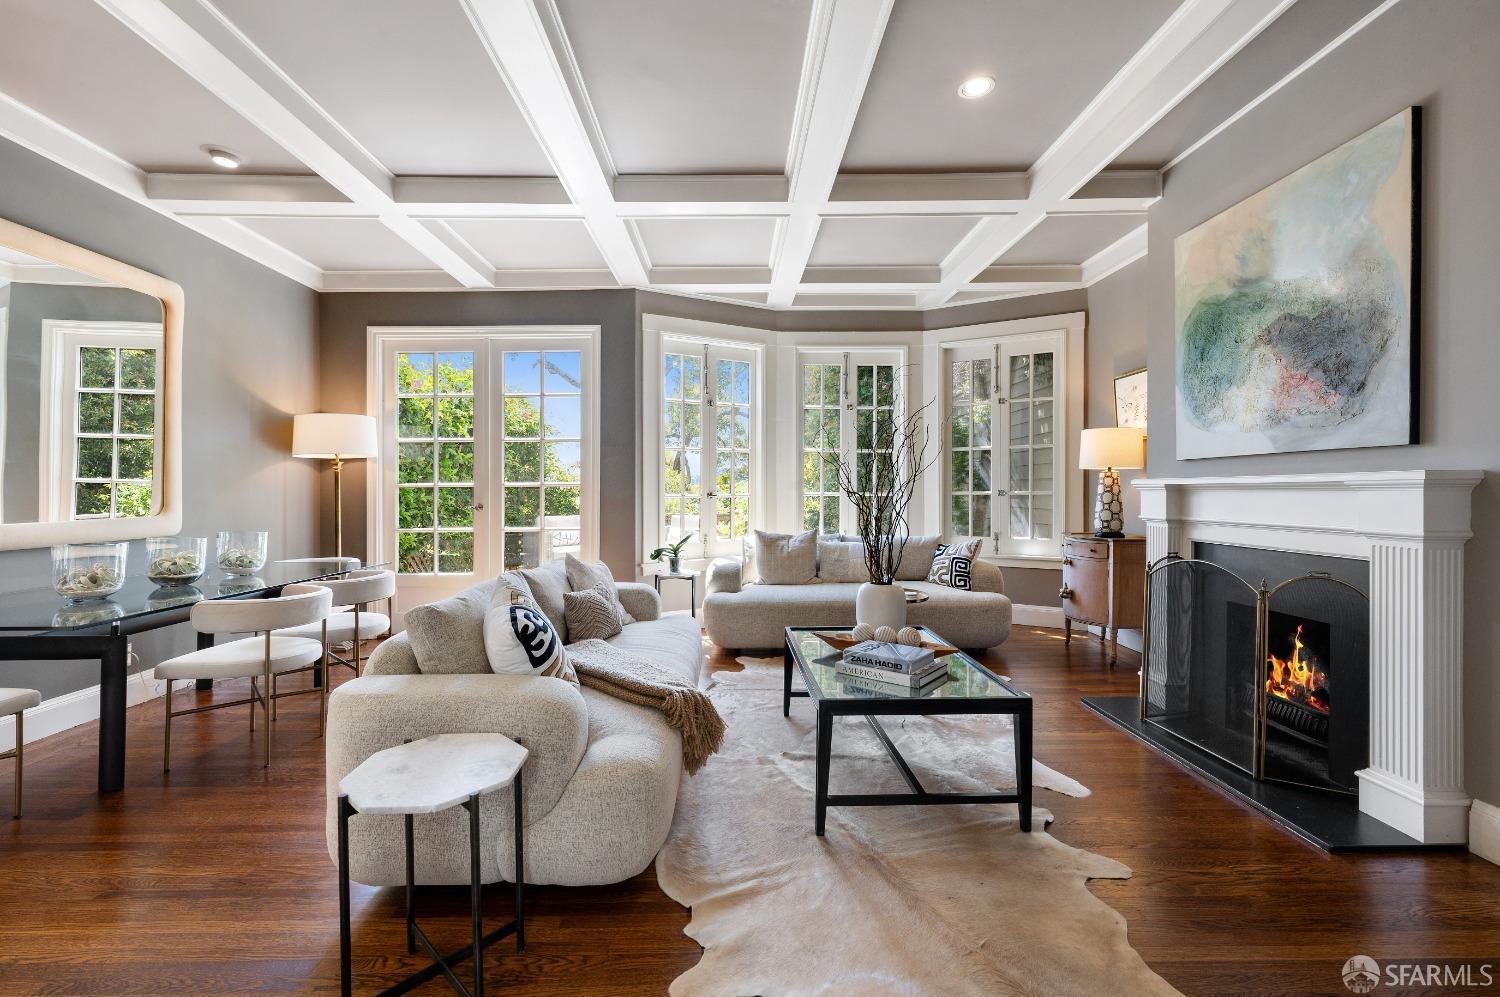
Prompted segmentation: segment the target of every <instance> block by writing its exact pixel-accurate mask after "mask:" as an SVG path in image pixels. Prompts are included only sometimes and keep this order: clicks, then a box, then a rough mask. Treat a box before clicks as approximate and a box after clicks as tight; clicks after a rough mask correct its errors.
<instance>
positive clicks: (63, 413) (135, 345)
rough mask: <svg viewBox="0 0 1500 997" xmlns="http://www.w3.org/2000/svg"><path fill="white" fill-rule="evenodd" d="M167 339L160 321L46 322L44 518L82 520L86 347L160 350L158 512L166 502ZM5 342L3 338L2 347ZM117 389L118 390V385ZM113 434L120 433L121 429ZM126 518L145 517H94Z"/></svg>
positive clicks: (41, 464)
mask: <svg viewBox="0 0 1500 997" xmlns="http://www.w3.org/2000/svg"><path fill="white" fill-rule="evenodd" d="M164 343H165V336H164V332H163V328H162V323H160V322H114V321H73V320H63V319H44V320H43V321H42V339H41V386H42V389H41V413H40V419H39V423H40V426H39V429H40V432H39V435H38V447H37V465H38V467H37V472H38V474H37V477H38V494H37V512H38V515H39V518H41V519H43V520H46V521H52V522H78V521H79V520H78V519H77V518H76V517H75V515H74V508H75V506H74V496H73V483H74V482H73V479H74V473H73V471H74V460H75V459H76V458H75V454H76V452H77V448H78V356H79V351H80V350H82V349H83V348H84V347H99V348H102V349H113V350H122V349H123V350H132V349H149V350H155V351H156V387H155V389H154V390H153V391H151V392H150V394H151V395H152V396H153V397H154V398H155V399H156V401H155V403H154V404H153V415H154V421H153V423H152V430H151V439H152V441H153V442H152V459H151V508H152V510H153V512H152V515H153V516H154V515H159V514H160V510H161V508H162V505H163V496H162V491H161V488H162V485H161V477H162V447H163V440H164V439H165V435H164V434H163V432H162V416H163V411H162V409H163V390H162V388H163V385H162V380H163V377H164V373H165V346H164ZM3 345H4V344H3V342H0V346H3ZM142 393H144V392H142ZM115 394H116V395H118V394H119V392H118V389H117V390H116V391H115ZM117 418H118V415H117ZM0 430H3V422H0ZM114 437H115V438H116V439H118V438H120V437H119V436H118V434H117V433H116V434H114ZM125 438H126V439H129V438H131V437H125ZM112 480H113V479H112ZM121 518H130V519H139V518H144V517H118V516H113V515H110V516H93V517H89V519H90V520H115V519H121Z"/></svg>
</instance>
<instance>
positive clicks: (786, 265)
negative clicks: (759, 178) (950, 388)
mask: <svg viewBox="0 0 1500 997" xmlns="http://www.w3.org/2000/svg"><path fill="white" fill-rule="evenodd" d="M894 2H895V0H813V9H812V17H811V20H810V26H809V29H808V35H807V46H806V49H805V51H804V53H803V59H802V75H801V78H800V80H799V83H798V87H797V103H796V108H795V111H794V113H793V117H792V140H791V145H790V147H789V149H788V150H787V165H786V175H787V177H788V185H789V198H788V200H789V201H790V203H791V214H790V216H789V217H788V219H787V224H786V225H785V226H784V227H783V229H782V232H781V239H780V240H779V242H778V244H777V246H776V247H775V254H774V258H773V262H772V271H773V275H772V280H771V293H770V297H769V299H768V303H769V304H770V305H772V306H773V307H777V308H783V307H787V306H789V305H791V303H792V301H793V299H794V298H795V297H796V294H797V285H798V283H800V282H801V280H802V271H803V270H804V269H805V268H806V267H807V262H808V259H809V258H810V257H811V256H812V250H813V243H814V242H816V241H817V238H818V227H819V224H820V222H821V219H820V217H819V206H820V205H823V204H826V203H827V202H828V200H829V198H830V196H831V195H832V193H833V187H834V183H835V181H836V180H837V179H838V174H839V165H840V164H841V163H842V162H843V159H844V149H845V148H846V147H847V146H848V144H849V133H850V132H851V131H852V130H853V129H854V119H855V116H856V115H857V114H858V113H859V105H860V102H861V101H862V100H863V99H864V95H865V85H866V84H867V83H869V80H870V70H871V68H872V67H873V66H874V65H875V55H876V53H877V52H878V51H879V50H880V42H881V39H882V38H883V37H884V36H885V26H886V22H887V21H889V19H890V15H891V7H892V5H893V4H894Z"/></svg>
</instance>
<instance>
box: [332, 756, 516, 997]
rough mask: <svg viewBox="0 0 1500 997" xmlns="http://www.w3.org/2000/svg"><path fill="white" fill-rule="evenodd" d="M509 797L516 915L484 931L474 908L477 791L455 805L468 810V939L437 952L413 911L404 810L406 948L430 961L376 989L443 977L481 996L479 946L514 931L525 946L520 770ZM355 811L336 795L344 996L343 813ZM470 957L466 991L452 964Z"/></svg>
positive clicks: (477, 897)
mask: <svg viewBox="0 0 1500 997" xmlns="http://www.w3.org/2000/svg"><path fill="white" fill-rule="evenodd" d="M512 787H513V793H514V796H515V801H516V805H515V845H516V848H515V860H516V916H515V917H514V918H513V919H511V920H510V921H507V922H506V923H505V924H502V925H501V926H500V927H498V928H495V929H494V930H493V931H491V932H489V933H488V934H486V933H485V932H484V919H483V917H482V915H481V912H480V902H481V899H482V895H483V888H484V887H483V884H482V883H481V882H480V878H479V796H478V794H475V795H473V796H470V797H469V798H468V799H467V800H465V801H464V802H463V803H461V804H459V805H460V806H462V807H463V808H464V809H465V810H467V811H468V812H469V910H470V918H471V922H472V931H473V940H472V941H471V942H469V944H467V945H465V946H463V947H462V948H458V949H454V950H453V951H452V952H448V953H446V954H441V953H439V952H438V949H437V946H436V945H434V944H433V943H432V940H431V939H429V938H428V937H427V933H426V932H425V931H423V930H422V926H421V925H420V924H418V923H417V913H416V892H417V888H416V872H415V869H416V863H415V860H414V857H415V848H414V845H413V840H412V815H411V814H407V815H405V818H404V820H405V825H406V826H405V830H406V951H407V953H408V954H415V953H416V951H417V946H418V945H419V944H420V945H421V947H422V948H423V950H425V951H426V953H427V955H428V957H429V958H431V959H432V965H430V966H427V967H425V968H423V969H420V970H418V971H417V972H415V973H413V974H411V975H410V976H408V977H406V979H404V980H402V981H400V982H399V983H397V984H395V985H394V986H391V987H387V988H386V989H384V990H382V991H381V992H380V993H381V995H382V997H386V995H394V994H404V993H410V992H411V991H412V990H415V989H416V988H417V987H420V986H421V985H422V984H424V983H426V982H427V981H429V980H434V979H437V977H438V976H440V975H441V976H444V977H447V979H448V985H449V986H451V987H452V988H453V990H454V992H456V993H458V994H462V995H463V997H484V950H485V949H486V948H488V947H489V946H490V945H493V944H494V943H495V942H498V941H499V940H500V939H502V938H508V937H509V936H511V935H515V936H516V951H517V952H525V951H526V874H525V869H526V866H525V851H524V848H523V845H522V841H523V836H522V807H521V798H522V789H521V773H520V772H517V773H516V778H515V782H514V783H512ZM356 813H358V811H357V810H355V809H354V807H353V806H352V805H351V804H350V803H349V797H347V796H343V795H341V796H340V797H339V829H338V835H339V986H340V993H342V994H343V995H344V997H349V995H351V994H352V993H353V987H354V981H353V961H352V948H353V944H352V942H353V940H352V937H351V932H350V925H349V818H350V817H351V816H353V815H354V814H356ZM470 958H472V959H473V960H474V989H473V990H472V991H471V990H469V989H468V988H467V987H465V986H464V984H463V981H462V980H460V979H459V978H458V974H457V973H456V972H455V970H454V967H456V966H457V965H458V964H459V963H461V962H463V961H464V960H465V959H470Z"/></svg>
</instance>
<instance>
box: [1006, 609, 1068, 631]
mask: <svg viewBox="0 0 1500 997" xmlns="http://www.w3.org/2000/svg"><path fill="white" fill-rule="evenodd" d="M1010 621H1011V622H1012V623H1017V624H1020V625H1021V626H1023V627H1054V628H1056V629H1058V630H1061V629H1062V625H1063V611H1062V607H1061V606H1022V605H1019V604H1017V605H1014V606H1011V607H1010Z"/></svg>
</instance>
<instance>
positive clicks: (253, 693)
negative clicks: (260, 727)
mask: <svg viewBox="0 0 1500 997" xmlns="http://www.w3.org/2000/svg"><path fill="white" fill-rule="evenodd" d="M259 703H260V692H259V691H258V690H257V689H256V688H255V676H254V675H252V676H250V736H251V737H254V736H255V710H256V708H257V705H258V704H259Z"/></svg>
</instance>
